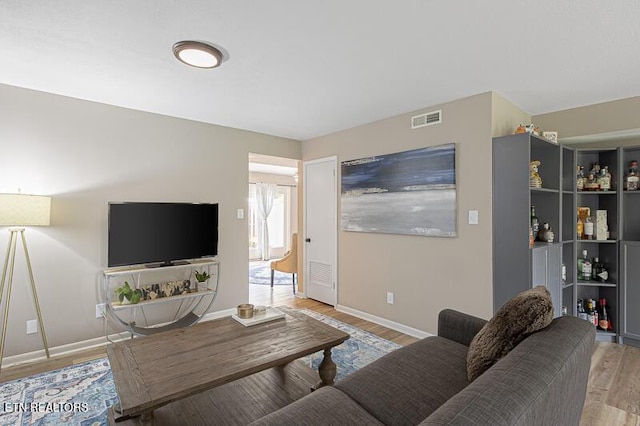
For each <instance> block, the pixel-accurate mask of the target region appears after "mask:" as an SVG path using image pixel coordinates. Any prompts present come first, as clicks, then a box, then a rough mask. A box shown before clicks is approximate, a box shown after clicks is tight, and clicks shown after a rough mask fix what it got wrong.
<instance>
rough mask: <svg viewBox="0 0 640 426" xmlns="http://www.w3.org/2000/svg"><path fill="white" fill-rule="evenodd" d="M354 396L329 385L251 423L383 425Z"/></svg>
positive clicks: (262, 425) (279, 425)
mask: <svg viewBox="0 0 640 426" xmlns="http://www.w3.org/2000/svg"><path fill="white" fill-rule="evenodd" d="M381 424H382V423H380V422H379V421H377V420H376V419H375V418H374V417H373V416H371V415H370V414H369V413H367V412H366V411H365V410H364V409H363V408H362V407H360V406H359V405H358V404H356V403H355V402H354V401H353V400H352V399H351V398H349V397H348V396H347V395H345V394H344V393H342V392H340V391H339V390H337V389H336V388H334V387H332V386H326V387H323V388H320V389H319V390H317V391H315V392H313V393H312V394H310V395H307V396H305V397H304V398H301V399H299V400H297V401H295V402H293V403H291V404H289V405H287V406H286V407H283V408H281V409H279V410H278V411H276V412H273V413H271V414H268V415H266V416H264V417H262V418H261V419H258V420H256V421H255V422H253V423H251V424H250V425H251V426H267V425H273V426H286V425H291V426H299V425H309V426H312V425H336V426H337V425H340V426H342V425H358V426H359V425H381Z"/></svg>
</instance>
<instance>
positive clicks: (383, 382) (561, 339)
mask: <svg viewBox="0 0 640 426" xmlns="http://www.w3.org/2000/svg"><path fill="white" fill-rule="evenodd" d="M485 323H486V321H485V320H482V319H480V318H476V317H472V316H469V315H466V314H463V313H460V312H456V311H453V310H444V311H442V312H440V315H439V317H438V336H434V337H427V338H425V339H422V340H420V341H418V342H416V343H413V344H411V345H408V346H405V347H403V348H400V349H398V350H396V351H394V352H391V353H389V354H387V355H385V356H384V357H382V358H380V359H379V360H377V361H375V362H373V363H371V364H369V365H367V366H366V367H364V368H362V369H360V370H358V371H357V372H355V373H353V374H351V375H349V376H348V377H346V378H345V379H344V380H342V381H339V382H338V383H336V385H335V386H333V387H324V388H321V389H320V390H317V391H315V392H313V393H311V394H310V395H308V396H306V397H304V398H302V399H300V400H298V401H296V402H294V403H292V404H290V405H288V406H286V407H284V408H282V409H280V410H278V411H276V412H274V413H271V414H269V415H267V416H265V417H263V418H261V419H259V420H257V421H255V422H254V423H252V425H254V426H257V425H274V426H275V425H278V426H280V425H350V424H351V425H381V424H386V425H492V426H495V425H505V426H507V425H508V426H514V425H564V426H569V425H578V424H579V422H580V416H581V413H582V408H583V405H584V400H585V396H586V389H587V379H588V375H589V367H590V365H591V355H592V351H593V345H594V340H595V328H594V327H593V326H592V325H590V324H589V323H587V322H586V321H584V320H581V319H578V318H575V317H561V318H556V319H554V320H553V322H552V323H551V325H549V326H548V327H546V328H544V329H542V330H541V331H538V332H535V333H533V334H531V335H529V336H528V337H526V338H525V339H524V340H523V341H522V342H521V343H519V344H518V345H517V346H516V347H515V348H514V349H513V350H512V351H511V352H509V354H508V355H507V356H505V357H504V358H502V359H501V360H499V361H498V362H497V363H496V364H494V365H493V366H492V367H491V368H490V369H489V370H487V371H486V372H484V374H482V375H481V376H480V377H478V378H477V379H476V380H475V381H473V382H472V383H469V381H468V379H467V368H466V365H467V364H466V362H467V361H466V360H467V351H468V346H469V344H470V343H471V340H472V339H473V337H474V336H475V334H476V333H477V332H478V331H479V330H480V329H481V328H482V327H483V325H484V324H485Z"/></svg>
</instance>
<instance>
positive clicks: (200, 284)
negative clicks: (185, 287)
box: [193, 270, 211, 291]
mask: <svg viewBox="0 0 640 426" xmlns="http://www.w3.org/2000/svg"><path fill="white" fill-rule="evenodd" d="M193 275H195V277H196V290H197V291H203V290H206V289H207V284H206V282H207V281H208V280H209V278H211V275H209V273H208V272H207V271H202V272H200V271H195V270H194V271H193Z"/></svg>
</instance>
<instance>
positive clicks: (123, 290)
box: [116, 281, 142, 305]
mask: <svg viewBox="0 0 640 426" xmlns="http://www.w3.org/2000/svg"><path fill="white" fill-rule="evenodd" d="M116 294H117V295H118V300H119V301H120V303H121V304H123V305H128V304H136V303H138V302H140V299H141V298H142V290H140V289H139V288H136V289H135V290H134V289H132V288H131V286H130V285H129V283H128V282H127V281H125V282H124V285H122V286H120V287H118V288H116Z"/></svg>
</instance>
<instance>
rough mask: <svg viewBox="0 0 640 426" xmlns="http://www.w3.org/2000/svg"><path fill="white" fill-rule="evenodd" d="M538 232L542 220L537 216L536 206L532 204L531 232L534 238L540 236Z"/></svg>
mask: <svg viewBox="0 0 640 426" xmlns="http://www.w3.org/2000/svg"><path fill="white" fill-rule="evenodd" d="M538 232H540V222H538V216H536V206H531V233H532V234H533V239H534V240H535V239H536V238H537V237H538Z"/></svg>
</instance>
